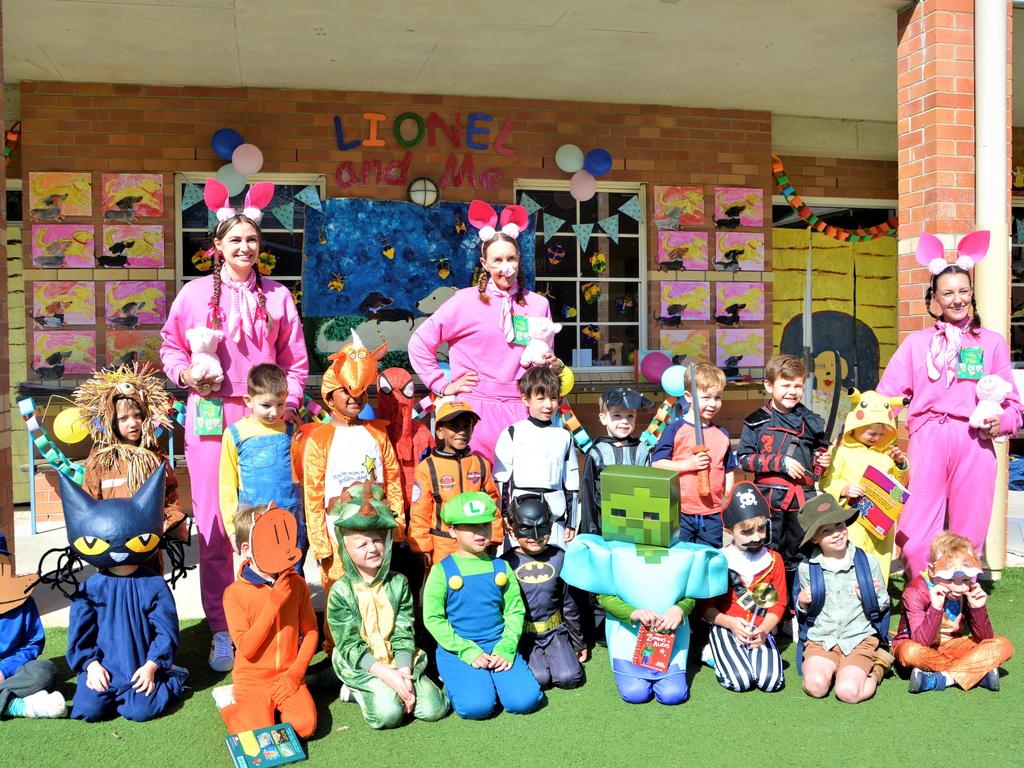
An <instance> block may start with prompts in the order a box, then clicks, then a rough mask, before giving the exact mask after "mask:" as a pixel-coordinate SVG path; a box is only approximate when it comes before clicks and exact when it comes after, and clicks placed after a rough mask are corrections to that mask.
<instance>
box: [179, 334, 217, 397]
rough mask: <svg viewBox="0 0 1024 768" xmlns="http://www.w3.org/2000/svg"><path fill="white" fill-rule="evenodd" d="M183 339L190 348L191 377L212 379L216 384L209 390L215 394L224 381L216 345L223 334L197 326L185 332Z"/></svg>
mask: <svg viewBox="0 0 1024 768" xmlns="http://www.w3.org/2000/svg"><path fill="white" fill-rule="evenodd" d="M185 338H187V339H188V344H189V346H190V347H191V348H192V367H191V372H192V376H194V377H195V378H196V379H205V378H212V379H213V380H214V381H215V382H216V383H215V384H214V385H213V386H212V387H210V389H211V390H213V391H214V392H216V391H217V390H218V389H220V383H221V382H222V381H224V369H223V368H222V367H221V365H220V360H218V359H217V345H218V344H220V341H221V339H223V338H224V332H223V331H215V330H214V329H213V328H207V327H206V326H205V325H199V326H196V327H195V328H189V329H188V330H187V331H185Z"/></svg>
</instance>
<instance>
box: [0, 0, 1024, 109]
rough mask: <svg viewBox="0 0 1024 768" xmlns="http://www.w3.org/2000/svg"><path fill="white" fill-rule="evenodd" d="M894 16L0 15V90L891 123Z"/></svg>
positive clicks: (805, 9) (666, 7)
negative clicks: (430, 98) (66, 87)
mask: <svg viewBox="0 0 1024 768" xmlns="http://www.w3.org/2000/svg"><path fill="white" fill-rule="evenodd" d="M906 2H907V0H856V2H850V0H815V2H813V3H806V2H804V3H800V2H792V0H725V1H718V2H712V1H711V0H518V1H517V2H509V0H500V1H499V0H419V1H418V2H413V0H333V1H332V0H285V2H281V1H280V0H169V1H164V2H159V1H158V0H124V1H122V2H111V1H110V0H3V14H4V41H3V43H4V70H5V72H4V74H5V79H6V80H7V81H8V82H11V81H20V80H68V81H100V82H124V83H153V84H188V85H215V86H216V85H223V86H238V85H242V86H273V87H284V88H317V89H338V90H366V91H388V92H412V93H451V94H462V95H493V96H513V97H530V98H549V99H573V100H584V101H595V102H608V101H612V102H643V103H656V104H673V105H689V106H706V107H734V108H746V109H766V110H771V111H772V112H775V113H778V114H792V115H817V116H827V117H834V118H850V119H864V120H885V121H892V120H895V118H896V81H895V71H896V64H895V62H896V11H897V9H899V8H900V7H902V6H904V5H906ZM1022 37H1024V36H1022ZM1022 45H1024V44H1022ZM1017 101H1018V103H1020V100H1017Z"/></svg>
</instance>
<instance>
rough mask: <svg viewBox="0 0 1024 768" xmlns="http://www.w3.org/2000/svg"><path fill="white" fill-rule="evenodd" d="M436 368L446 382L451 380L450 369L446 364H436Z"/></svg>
mask: <svg viewBox="0 0 1024 768" xmlns="http://www.w3.org/2000/svg"><path fill="white" fill-rule="evenodd" d="M437 367H438V368H440V369H441V373H443V374H444V377H445V378H446V379H448V381H451V380H452V367H451V366H450V365H448V363H438V364H437Z"/></svg>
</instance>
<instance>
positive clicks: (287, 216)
mask: <svg viewBox="0 0 1024 768" xmlns="http://www.w3.org/2000/svg"><path fill="white" fill-rule="evenodd" d="M270 215H271V216H273V217H274V218H275V219H277V220H278V221H279V222H281V226H282V227H284V228H285V229H287V230H288V231H289V232H294V231H295V203H293V202H292V201H291V200H289V201H288V202H287V203H281V205H279V206H277V207H276V208H271V209H270Z"/></svg>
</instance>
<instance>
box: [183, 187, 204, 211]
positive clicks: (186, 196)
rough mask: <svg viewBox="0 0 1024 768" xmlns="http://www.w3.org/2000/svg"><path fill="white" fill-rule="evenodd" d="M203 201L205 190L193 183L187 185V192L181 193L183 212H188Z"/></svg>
mask: <svg viewBox="0 0 1024 768" xmlns="http://www.w3.org/2000/svg"><path fill="white" fill-rule="evenodd" d="M202 201H203V190H201V189H200V188H199V187H198V186H197V185H195V184H193V183H192V182H191V181H189V182H186V183H185V191H184V192H182V193H181V210H183V211H187V210H188V209H189V208H191V207H192V206H193V205H195V204H196V203H201V202H202Z"/></svg>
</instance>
